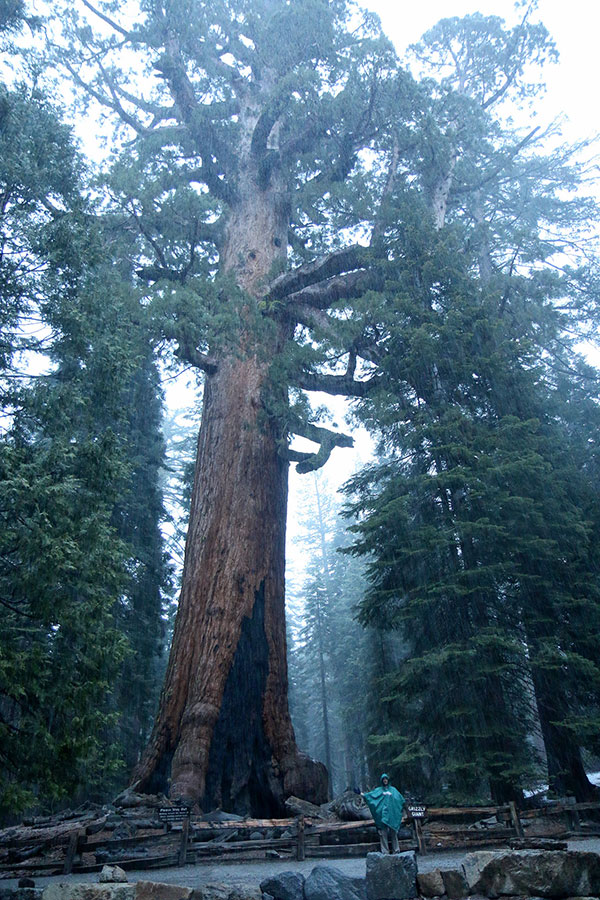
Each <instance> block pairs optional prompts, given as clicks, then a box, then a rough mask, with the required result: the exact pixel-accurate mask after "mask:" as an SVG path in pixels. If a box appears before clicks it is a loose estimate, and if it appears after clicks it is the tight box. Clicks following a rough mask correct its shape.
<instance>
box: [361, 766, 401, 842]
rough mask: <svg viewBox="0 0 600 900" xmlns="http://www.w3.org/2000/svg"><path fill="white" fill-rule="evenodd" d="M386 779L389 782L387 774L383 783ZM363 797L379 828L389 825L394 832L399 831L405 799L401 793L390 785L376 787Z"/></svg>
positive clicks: (382, 777) (383, 776) (384, 775)
mask: <svg viewBox="0 0 600 900" xmlns="http://www.w3.org/2000/svg"><path fill="white" fill-rule="evenodd" d="M384 778H387V779H388V781H389V775H386V774H385V772H384V773H383V775H382V776H381V781H382V782H383V779H384ZM363 797H364V798H365V800H366V801H367V806H368V807H369V809H370V810H371V815H372V816H373V819H374V821H375V824H376V826H377V827H378V828H381V827H382V825H388V826H389V827H390V828H393V829H394V831H398V829H399V828H400V823H401V822H402V810H403V808H404V797H403V796H402V794H401V793H400V791H397V790H396V788H395V787H392V785H391V784H388V786H387V787H384V786H383V784H382V785H381V787H376V788H374V789H373V790H372V791H369V792H368V793H367V794H363Z"/></svg>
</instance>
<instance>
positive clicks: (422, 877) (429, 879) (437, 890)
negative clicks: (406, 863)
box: [417, 869, 444, 897]
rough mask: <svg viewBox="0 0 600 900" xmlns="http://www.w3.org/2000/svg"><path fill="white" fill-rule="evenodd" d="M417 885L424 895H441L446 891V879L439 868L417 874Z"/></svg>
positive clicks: (420, 892)
mask: <svg viewBox="0 0 600 900" xmlns="http://www.w3.org/2000/svg"><path fill="white" fill-rule="evenodd" d="M417 887H418V889H419V894H420V895H421V896H422V897H441V896H442V894H443V893H444V881H443V879H442V873H441V872H440V870H439V869H433V871H432V872H420V873H419V874H418V875H417Z"/></svg>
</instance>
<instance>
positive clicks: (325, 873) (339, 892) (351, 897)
mask: <svg viewBox="0 0 600 900" xmlns="http://www.w3.org/2000/svg"><path fill="white" fill-rule="evenodd" d="M304 897H305V900H362V897H363V895H362V894H361V893H359V891H358V890H357V885H356V879H354V878H349V877H348V876H347V875H344V873H343V872H340V870H339V869H335V868H334V867H333V866H315V868H314V869H313V870H312V872H311V873H310V875H309V876H308V878H307V879H306V881H305V882H304Z"/></svg>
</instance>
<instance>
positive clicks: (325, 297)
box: [286, 269, 384, 316]
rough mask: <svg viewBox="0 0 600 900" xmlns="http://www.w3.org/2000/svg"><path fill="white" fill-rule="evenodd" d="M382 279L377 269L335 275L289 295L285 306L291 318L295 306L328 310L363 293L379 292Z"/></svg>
mask: <svg viewBox="0 0 600 900" xmlns="http://www.w3.org/2000/svg"><path fill="white" fill-rule="evenodd" d="M383 284H384V277H383V274H382V273H381V271H379V270H378V269H357V270H356V271H354V272H347V273H346V274H344V275H335V276H334V277H333V278H328V279H327V281H322V282H320V283H319V284H310V285H307V287H305V288H303V290H301V291H297V292H296V293H294V294H289V295H288V297H287V298H286V306H287V307H288V309H289V310H290V313H291V314H292V316H293V307H294V306H295V304H300V305H301V306H303V307H304V306H312V307H314V308H316V309H328V308H329V307H330V306H333V305H334V304H335V303H338V302H339V301H340V300H351V299H352V298H353V297H360V296H361V295H362V294H364V293H365V291H369V290H381V289H382V288H383Z"/></svg>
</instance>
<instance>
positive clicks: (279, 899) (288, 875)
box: [260, 872, 305, 900]
mask: <svg viewBox="0 0 600 900" xmlns="http://www.w3.org/2000/svg"><path fill="white" fill-rule="evenodd" d="M304 881H305V878H304V875H301V874H300V872H280V873H279V874H278V875H272V876H271V877H270V878H265V880H264V881H261V883H260V889H261V891H262V892H263V893H265V894H270V895H271V896H272V897H273V898H274V900H303V898H304Z"/></svg>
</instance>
